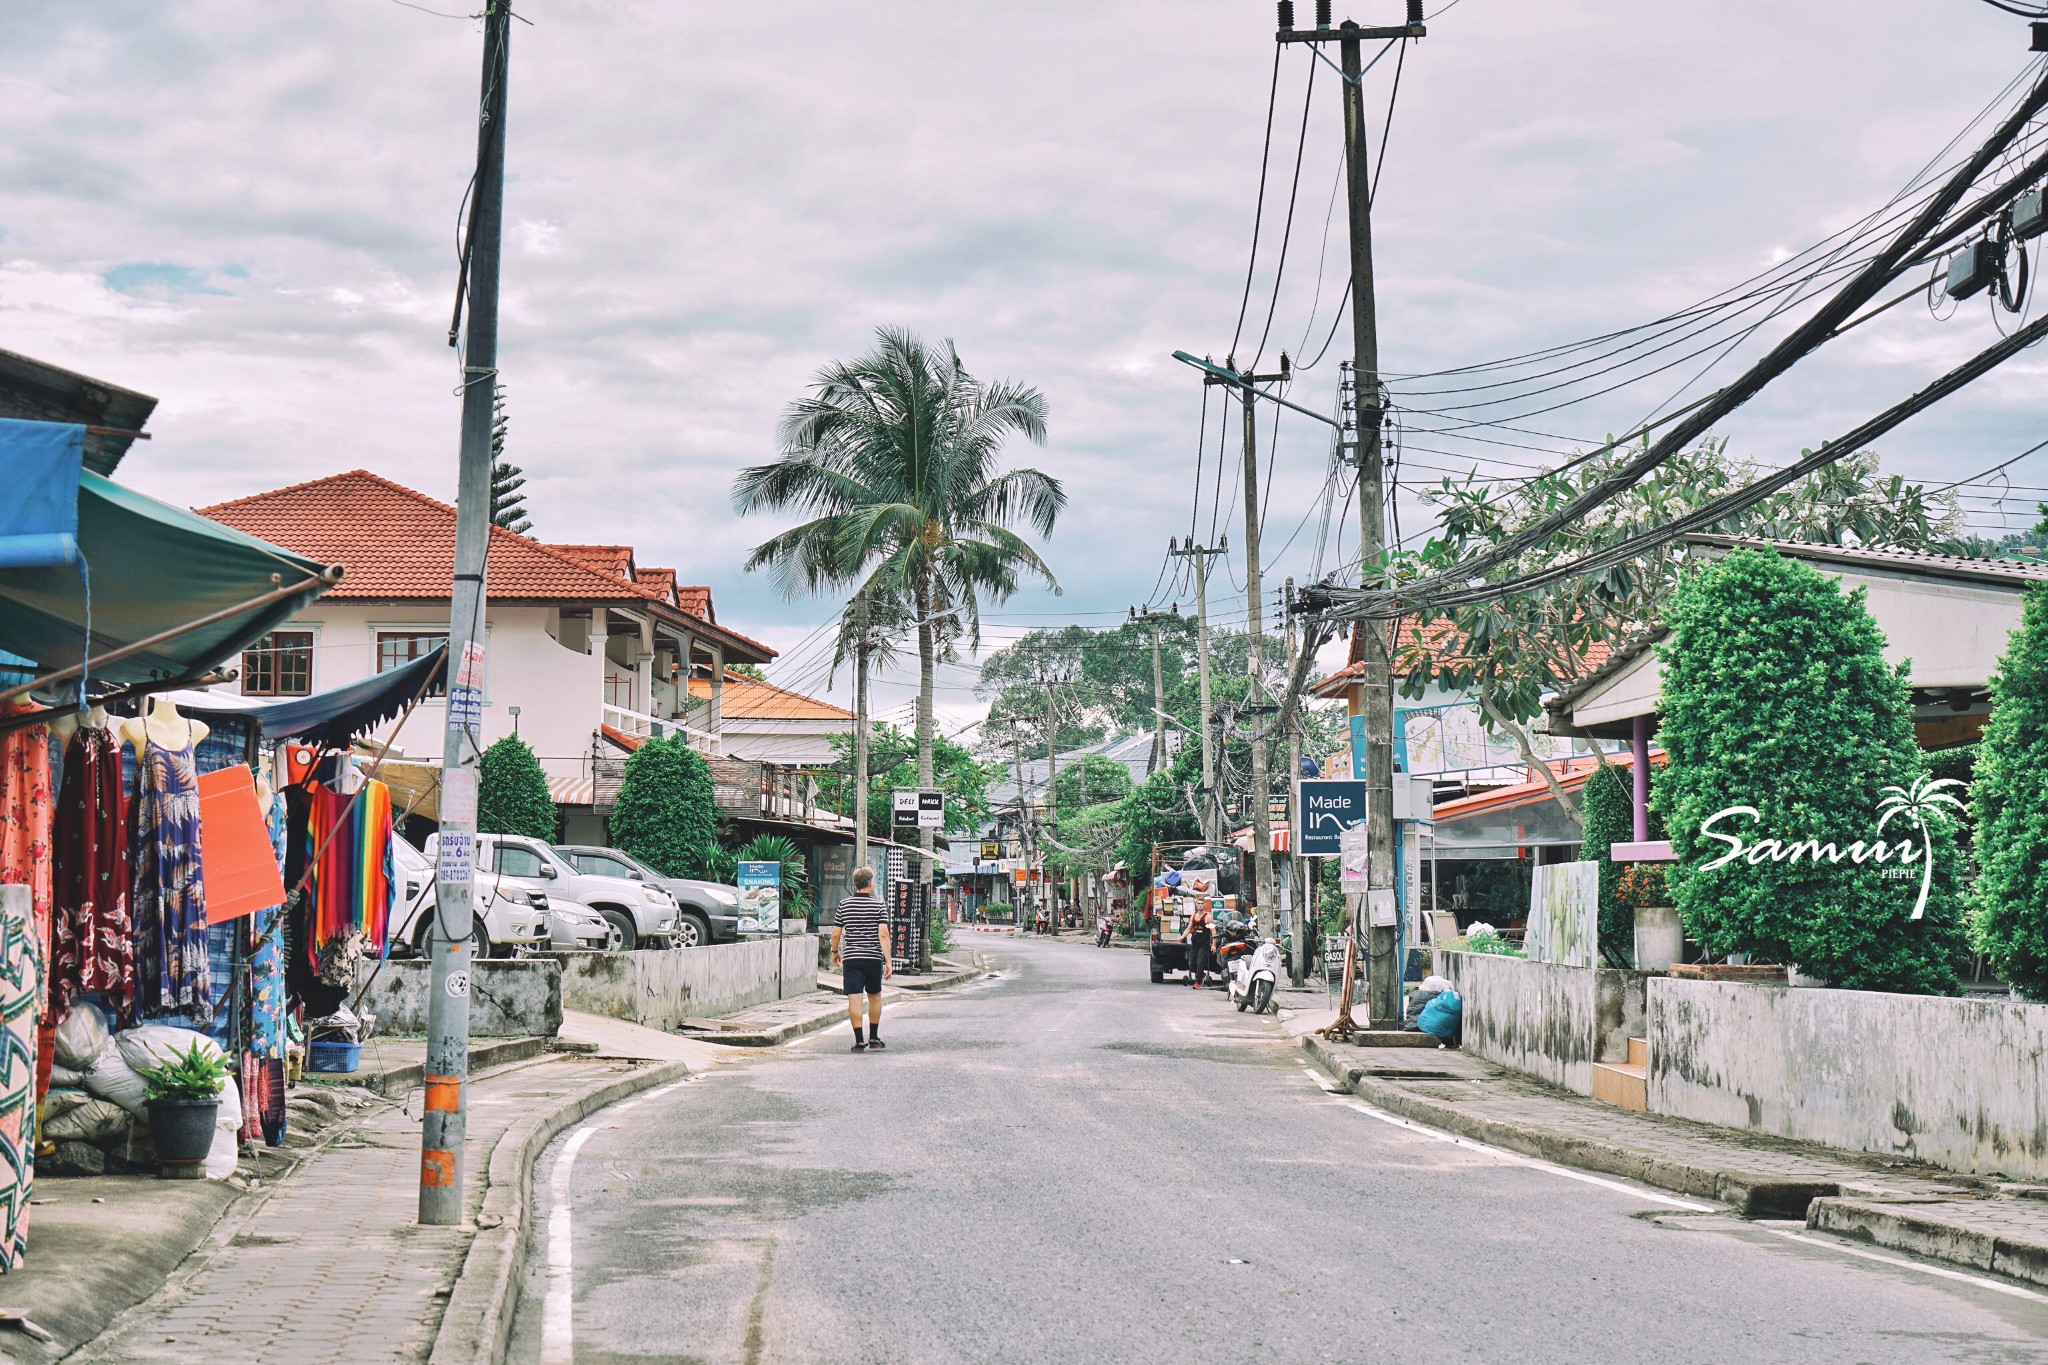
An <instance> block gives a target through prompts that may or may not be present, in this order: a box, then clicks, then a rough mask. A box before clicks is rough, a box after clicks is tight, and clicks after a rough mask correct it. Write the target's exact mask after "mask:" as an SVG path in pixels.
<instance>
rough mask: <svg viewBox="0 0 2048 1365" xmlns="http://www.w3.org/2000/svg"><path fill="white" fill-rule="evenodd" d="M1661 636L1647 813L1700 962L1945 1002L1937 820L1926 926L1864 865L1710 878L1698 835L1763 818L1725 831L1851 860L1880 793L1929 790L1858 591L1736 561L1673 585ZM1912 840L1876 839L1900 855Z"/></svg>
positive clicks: (1783, 563) (1768, 869)
mask: <svg viewBox="0 0 2048 1365" xmlns="http://www.w3.org/2000/svg"><path fill="white" fill-rule="evenodd" d="M1667 619H1668V621H1669V624H1670V626H1671V631H1672V634H1671V638H1670V639H1669V641H1668V642H1667V643H1666V644H1665V645H1664V646H1663V647H1662V658H1663V665H1664V674H1663V702H1662V707H1663V721H1662V725H1661V728H1660V730H1659V738H1660V739H1661V741H1662V743H1663V745H1664V749H1665V752H1666V753H1667V754H1668V755H1669V756H1670V763H1669V766H1668V767H1667V768H1666V769H1665V770H1664V771H1662V772H1660V773H1659V774H1658V775H1657V779H1656V781H1655V782H1654V784H1653V785H1652V787H1651V801H1652V804H1653V806H1654V807H1655V808H1656V810H1657V811H1658V812H1659V814H1661V815H1662V816H1663V818H1664V822H1665V826H1666V828H1667V829H1668V830H1669V831H1670V834H1671V841H1672V847H1673V850H1674V852H1675V853H1676V854H1677V856H1678V861H1677V862H1676V863H1675V864H1673V865H1672V868H1671V874H1670V880H1671V889H1672V893H1673V895H1672V899H1673V901H1674V903H1675V904H1676V905H1677V907H1678V911H1679V914H1680V916H1681V917H1682V918H1683V919H1684V921H1685V927H1686V931H1687V932H1688V933H1689V934H1691V935H1692V937H1693V938H1695V939H1696V940H1698V941H1699V943H1700V944H1701V946H1702V947H1704V948H1705V949H1706V951H1707V953H1708V954H1709V955H1711V956H1714V957H1719V956H1722V955H1724V954H1727V953H1731V952H1747V953H1749V954H1751V955H1752V956H1754V957H1757V958H1759V959H1761V960H1764V961H1775V962H1786V963H1796V964H1798V966H1799V967H1800V968H1801V969H1803V970H1805V971H1807V972H1810V973H1812V974H1814V975H1816V976H1819V977H1821V978H1822V979H1824V980H1826V981H1827V982H1829V983H1830V984H1832V985H1835V986H1838V987H1843V988H1847V989H1855V990H1888V991H1909V992H1918V993H1942V992H1953V991H1954V990H1955V989H1956V975H1957V972H1958V970H1959V968H1960V966H1961V964H1962V961H1963V958H1964V955H1965V952H1966V949H1965V944H1964V941H1963V935H1962V931H1961V897H1960V895H1959V894H1958V891H1957V883H1958V867H1957V859H1956V856H1955V849H1954V841H1953V838H1952V835H1951V831H1950V828H1949V826H1948V824H1947V823H1946V822H1945V821H1944V819H1943V818H1942V817H1941V816H1939V815H1933V816H1930V817H1929V820H1928V824H1929V831H1928V839H1929V841H1930V842H1931V843H1932V845H1933V857H1934V859H1935V864H1934V866H1935V875H1934V879H1933V884H1932V887H1931V889H1930V894H1929V898H1928V902H1927V911H1926V916H1925V918H1923V919H1919V920H1915V919H1913V918H1912V917H1911V916H1912V912H1913V906H1914V902H1915V900H1916V899H1917V897H1918V892H1919V887H1920V879H1919V877H1918V876H1917V875H1914V876H1911V877H1909V878H1902V879H1893V880H1887V879H1886V878H1885V877H1884V876H1883V870H1882V869H1881V868H1880V867H1879V866H1878V865H1877V864H1876V863H1874V862H1865V863H1861V864H1857V863H1854V862H1851V861H1849V859H1848V858H1847V857H1846V856H1845V857H1844V858H1843V860H1842V861H1840V862H1829V861H1825V860H1818V861H1817V860H1815V859H1813V858H1811V857H1806V858H1796V859H1795V858H1789V857H1788V858H1787V859H1785V860H1784V861H1778V860H1775V859H1770V858H1766V859H1765V860H1764V861H1762V862H1760V863H1752V862H1750V861H1749V859H1748V858H1747V857H1743V858H1738V859H1736V860H1734V861H1731V862H1728V863H1726V864H1724V865H1723V866H1721V867H1718V868H1713V869H1711V870H1710V869H1708V868H1707V866H1706V864H1707V863H1709V862H1711V861H1713V860H1714V859H1715V858H1717V857H1719V856H1720V855H1721V854H1723V853H1725V852H1726V851H1727V846H1726V845H1725V844H1723V843H1720V842H1718V841H1716V840H1714V839H1712V838H1709V837H1707V836H1706V835H1703V834H1702V833H1701V832H1700V827H1701V824H1702V823H1703V822H1704V821H1706V820H1708V819H1709V818H1710V817H1712V816H1714V815H1715V814H1716V813H1717V812H1720V811H1722V810H1724V809H1726V808H1727V807H1730V806H1749V807H1753V808H1754V809H1755V810H1756V811H1757V812H1758V814H1757V818H1756V819H1754V820H1753V821H1742V820H1740V819H1732V820H1724V821H1723V822H1722V824H1721V825H1720V826H1719V828H1721V829H1722V830H1724V831H1725V832H1727V833H1731V834H1739V835H1741V836H1743V838H1744V839H1745V841H1746V842H1748V843H1751V844H1754V843H1755V842H1756V841H1758V840H1764V839H1777V840H1782V841H1785V845H1789V844H1791V843H1793V842H1798V841H1805V840H1818V841H1820V842H1821V843H1823V844H1835V845H1837V846H1838V847H1840V848H1841V849H1843V850H1844V851H1846V850H1847V849H1848V848H1849V846H1850V845H1851V844H1852V843H1853V842H1854V841H1856V840H1873V839H1875V838H1877V837H1878V829H1877V825H1878V818H1879V808H1880V803H1881V802H1882V801H1883V800H1884V788H1886V787H1887V786H1897V787H1899V788H1902V789H1905V788H1912V787H1913V786H1914V784H1915V783H1917V782H1920V781H1921V780H1922V779H1923V778H1924V777H1925V774H1926V765H1925V761H1924V759H1923V758H1922V756H1921V754H1920V751H1919V749H1918V748H1916V747H1915V745H1914V743H1913V720H1912V705H1911V699H1910V696H1909V693H1908V689H1907V686H1906V679H1905V673H1904V670H1903V668H1893V667H1892V666H1890V665H1889V664H1887V663H1886V662H1885V660H1884V640H1883V637H1882V636H1881V635H1880V634H1879V633H1878V629H1877V625H1876V623H1875V622H1874V621H1872V620H1871V618H1870V613H1869V612H1868V611H1867V610H1865V608H1864V605H1863V591H1862V589H1858V590H1856V591H1855V592H1853V593H1844V592H1843V591H1842V588H1841V585H1840V583H1839V582H1837V581H1836V580H1835V579H1833V578H1830V577H1827V576H1825V575H1822V574H1820V573H1818V572H1816V571H1814V570H1813V569H1811V568H1809V567H1807V566H1806V565H1804V564H1800V563H1798V562H1796V561H1791V560H1787V559H1785V558H1783V557H1782V556H1779V555H1777V554H1775V553H1770V552H1760V551H1754V550H1742V551H1737V552H1735V553H1733V554H1730V555H1728V556H1727V557H1726V558H1724V559H1722V560H1720V561H1718V562H1716V563H1714V564H1711V565H1709V566H1707V567H1706V568H1705V569H1703V570H1701V571H1700V572H1699V573H1698V574H1697V575H1696V576H1694V577H1693V578H1692V579H1690V580H1689V581H1688V582H1686V583H1685V584H1684V585H1683V586H1681V588H1680V589H1679V591H1678V593H1677V595H1676V597H1675V599H1674V601H1673V604H1672V606H1671V609H1670V612H1669V615H1668V617H1667ZM1905 823H1906V822H1900V824H1899V825H1897V826H1894V827H1893V828H1892V829H1890V830H1888V831H1886V834H1887V836H1888V837H1889V838H1890V839H1891V840H1892V841H1893V842H1894V846H1896V843H1897V841H1898V840H1899V839H1900V837H1901V832H1902V829H1903V826H1904V824H1905ZM1915 832H1916V833H1917V830H1916V831H1915ZM1889 866H1890V867H1891V868H1898V867H1900V866H1901V864H1900V863H1899V862H1898V860H1897V859H1896V857H1895V858H1894V859H1893V860H1892V861H1891V863H1890V864H1889ZM1904 866H1906V867H1909V868H1912V869H1913V870H1914V871H1915V872H1916V873H1917V871H1918V868H1919V864H1917V863H1912V864H1905V865H1904Z"/></svg>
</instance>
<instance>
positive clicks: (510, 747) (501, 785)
mask: <svg viewBox="0 0 2048 1365" xmlns="http://www.w3.org/2000/svg"><path fill="white" fill-rule="evenodd" d="M479 768H480V771H479V772H478V774H477V796H476V803H477V804H476V827H477V828H478V829H479V830H481V831H483V832H484V833H486V834H519V835H524V836H525V837H526V838H528V839H540V840H543V841H545V842H547V843H553V842H554V841H555V799H554V797H552V796H550V795H549V794H548V775H547V774H546V773H545V772H543V771H542V770H541V766H540V760H539V759H537V758H535V757H534V756H533V750H531V749H529V748H527V747H526V741H525V740H523V739H521V738H519V737H518V736H517V735H507V736H505V737H504V738H503V739H501V740H499V741H498V742H497V743H496V744H493V745H492V746H491V747H490V748H488V749H486V750H484V756H483V762H482V763H481V764H480V765H479Z"/></svg>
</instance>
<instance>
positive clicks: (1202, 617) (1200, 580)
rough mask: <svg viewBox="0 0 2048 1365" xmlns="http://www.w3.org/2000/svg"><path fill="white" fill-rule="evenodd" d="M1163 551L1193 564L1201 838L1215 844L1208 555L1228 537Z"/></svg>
mask: <svg viewBox="0 0 2048 1365" xmlns="http://www.w3.org/2000/svg"><path fill="white" fill-rule="evenodd" d="M1166 552H1167V553H1168V554H1170V555H1173V556H1174V557H1175V558H1179V559H1192V560H1193V561H1194V563H1195V659H1196V665H1195V666H1196V677H1197V679H1198V680H1199V683H1200V688H1201V701H1202V720H1201V730H1202V839H1203V841H1204V842H1206V843H1209V844H1214V843H1215V842H1216V840H1217V837H1218V836H1217V832H1216V826H1217V824H1218V823H1219V822H1218V821H1217V819H1216V807H1217V801H1218V799H1219V798H1218V796H1217V792H1216V737H1215V735H1214V734H1213V733H1212V732H1211V729H1210V725H1211V721H1210V715H1209V705H1210V703H1209V560H1210V557H1211V556H1214V555H1221V554H1228V553H1229V552H1230V537H1229V536H1225V537H1224V538H1223V542H1222V543H1221V544H1220V545H1218V546H1216V548H1214V549H1210V548H1208V547H1207V546H1203V545H1197V544H1195V538H1194V537H1193V536H1189V537H1188V543H1187V544H1186V545H1184V546H1183V545H1180V544H1178V543H1177V542H1175V541H1168V542H1167V550H1166ZM1163 719H1164V718H1163V717H1162V720H1163Z"/></svg>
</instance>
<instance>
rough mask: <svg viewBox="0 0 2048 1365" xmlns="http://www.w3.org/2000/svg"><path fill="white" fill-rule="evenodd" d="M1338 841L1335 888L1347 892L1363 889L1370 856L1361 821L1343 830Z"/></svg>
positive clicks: (1368, 869)
mask: <svg viewBox="0 0 2048 1365" xmlns="http://www.w3.org/2000/svg"><path fill="white" fill-rule="evenodd" d="M1338 843H1339V844H1340V845H1341V847H1340V849H1339V851H1338V855H1337V856H1338V863H1337V889H1338V890H1339V891H1343V892H1345V893H1347V894H1349V893H1355V892H1359V891H1363V890H1365V889H1366V884H1367V882H1368V880H1369V879H1370V872H1371V868H1372V858H1371V854H1370V851H1369V850H1370V849H1371V845H1370V844H1369V843H1368V842H1367V840H1366V835H1365V825H1364V824H1363V822H1361V823H1359V824H1356V825H1353V826H1351V827H1350V828H1349V829H1347V830H1345V831H1344V833H1343V834H1342V835H1341V836H1340V837H1339V839H1338Z"/></svg>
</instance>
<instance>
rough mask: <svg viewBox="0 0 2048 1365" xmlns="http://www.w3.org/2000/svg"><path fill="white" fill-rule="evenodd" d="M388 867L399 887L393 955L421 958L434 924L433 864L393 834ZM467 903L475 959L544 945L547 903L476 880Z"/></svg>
mask: <svg viewBox="0 0 2048 1365" xmlns="http://www.w3.org/2000/svg"><path fill="white" fill-rule="evenodd" d="M391 862H392V871H393V872H394V874H395V877H394V880H396V882H397V883H398V887H397V896H398V899H397V904H395V905H393V906H392V907H391V947H392V951H393V952H406V951H409V952H415V953H424V952H425V951H426V949H427V929H428V927H429V926H430V925H431V924H432V923H433V919H434V865H433V864H432V863H431V862H429V861H428V860H427V858H426V855H424V854H422V853H421V852H420V851H419V850H418V849H416V848H414V847H413V846H412V845H411V844H409V843H407V842H406V841H405V839H404V838H403V837H401V836H399V835H396V834H394V835H392V837H391ZM471 904H472V905H474V906H475V907H476V919H475V928H474V931H473V932H472V933H471V935H470V940H471V943H472V945H473V946H472V948H471V952H472V954H473V955H474V956H475V957H478V958H485V957H504V956H506V955H508V954H510V953H513V952H516V951H517V950H518V949H520V948H545V947H546V946H547V945H548V939H549V934H548V922H547V903H546V901H545V900H541V901H536V900H535V898H534V897H533V896H532V895H530V894H529V893H528V892H527V891H525V890H524V889H523V888H521V887H517V886H498V887H495V888H493V887H492V886H491V885H490V883H489V882H488V881H487V880H486V879H484V878H482V877H478V878H477V879H476V880H475V882H474V883H473V884H472V888H471Z"/></svg>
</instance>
